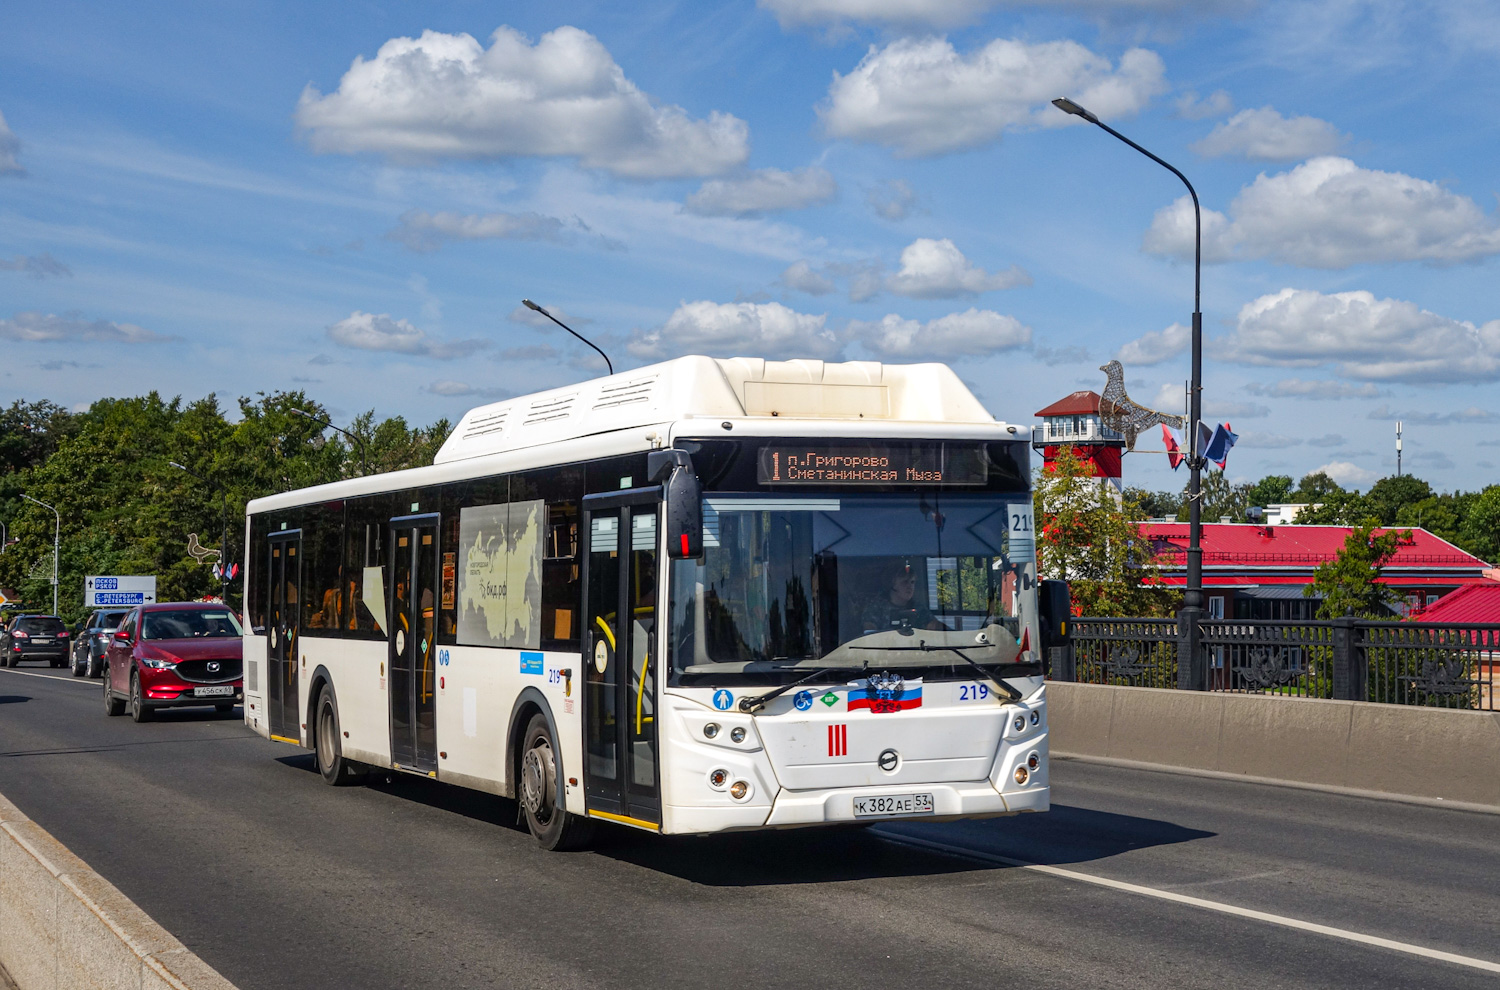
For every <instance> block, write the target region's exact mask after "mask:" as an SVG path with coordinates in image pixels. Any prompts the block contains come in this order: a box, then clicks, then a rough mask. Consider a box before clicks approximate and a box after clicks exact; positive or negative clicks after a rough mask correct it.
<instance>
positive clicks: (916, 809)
mask: <svg viewBox="0 0 1500 990" xmlns="http://www.w3.org/2000/svg"><path fill="white" fill-rule="evenodd" d="M930 814H932V795H931V794H886V795H878V796H876V797H857V798H855V799H854V817H855V818H889V817H891V816H893V815H930Z"/></svg>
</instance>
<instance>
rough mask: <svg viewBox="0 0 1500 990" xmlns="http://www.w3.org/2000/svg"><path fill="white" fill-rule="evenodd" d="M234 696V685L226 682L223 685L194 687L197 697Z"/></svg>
mask: <svg viewBox="0 0 1500 990" xmlns="http://www.w3.org/2000/svg"><path fill="white" fill-rule="evenodd" d="M233 696H234V685H232V684H225V685H224V686H223V687H200V688H193V697H195V698H227V697H233Z"/></svg>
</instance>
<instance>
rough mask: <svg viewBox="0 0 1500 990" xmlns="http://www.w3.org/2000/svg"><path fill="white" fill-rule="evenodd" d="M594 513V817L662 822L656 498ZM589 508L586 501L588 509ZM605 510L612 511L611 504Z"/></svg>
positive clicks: (588, 772)
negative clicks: (609, 816)
mask: <svg viewBox="0 0 1500 990" xmlns="http://www.w3.org/2000/svg"><path fill="white" fill-rule="evenodd" d="M606 499H607V502H606V505H604V506H599V507H590V509H589V512H588V517H587V519H586V521H585V525H586V527H587V530H586V532H587V533H588V562H587V567H588V577H587V596H588V601H587V605H586V609H585V612H584V614H585V616H586V618H587V622H588V625H587V635H586V637H585V639H584V648H585V653H584V664H585V673H584V722H585V726H586V735H587V739H586V743H587V746H586V749H587V766H586V768H585V773H584V776H585V784H586V788H587V793H588V804H589V809H590V810H593V811H602V812H605V813H606V814H611V815H618V816H623V817H625V818H629V819H632V820H634V821H637V822H642V823H649V824H659V823H660V821H661V792H660V789H659V787H658V784H657V744H656V739H657V733H656V728H657V723H656V680H657V659H658V658H657V656H656V652H657V651H656V642H657V633H656V630H657V612H656V586H657V570H658V568H657V560H656V556H657V554H656V550H657V517H658V513H659V506H660V502H659V501H658V499H657V498H656V497H654V495H646V496H641V495H636V496H634V498H633V500H630V501H625V500H624V499H623V498H622V496H608V497H605V498H601V499H599V501H606ZM589 501H592V499H587V500H585V502H586V503H587V502H589ZM608 502H613V503H615V504H614V505H608V504H607V503H608Z"/></svg>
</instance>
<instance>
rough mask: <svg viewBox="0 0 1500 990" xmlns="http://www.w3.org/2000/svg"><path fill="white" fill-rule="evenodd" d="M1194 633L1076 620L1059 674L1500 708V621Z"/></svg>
mask: <svg viewBox="0 0 1500 990" xmlns="http://www.w3.org/2000/svg"><path fill="white" fill-rule="evenodd" d="M1188 632H1189V630H1186V629H1184V628H1182V627H1181V626H1180V625H1179V623H1178V620H1176V619H1145V618H1122V619H1112V618H1079V619H1075V620H1074V621H1073V637H1072V645H1071V646H1070V647H1069V648H1067V649H1064V650H1060V651H1058V655H1057V656H1056V658H1055V662H1054V663H1053V669H1052V677H1053V678H1054V679H1056V680H1076V681H1080V682H1084V683H1089V684H1115V685H1126V686H1131V687H1158V688H1175V687H1184V686H1198V687H1201V688H1203V689H1206V690H1209V691H1227V692H1237V693H1254V694H1280V695H1287V696H1290V697H1299V698H1337V699H1343V700H1349V701H1375V702H1383V703H1386V704H1397V705H1423V706H1427V707H1435V708H1466V709H1473V710H1481V711H1500V624H1488V625H1459V624H1453V623H1435V622H1382V621H1375V620H1364V619H1353V618H1345V619H1331V620H1319V621H1300V622H1294V621H1278V620H1266V619H1258V620H1257V619H1233V620H1231V619H1205V620H1202V621H1200V622H1199V623H1198V628H1197V630H1196V631H1195V632H1196V635H1194V636H1189V635H1188ZM1195 645H1196V651H1195V650H1194V648H1193V647H1194V646H1195ZM1184 664H1190V665H1192V666H1191V668H1190V669H1185V667H1184Z"/></svg>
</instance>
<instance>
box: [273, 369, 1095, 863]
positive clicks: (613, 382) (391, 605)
mask: <svg viewBox="0 0 1500 990" xmlns="http://www.w3.org/2000/svg"><path fill="white" fill-rule="evenodd" d="M1029 439H1030V434H1029V431H1028V430H1022V431H1021V433H1020V435H1018V434H1017V428H1016V427H1014V426H1006V425H1004V424H1001V423H997V422H996V421H995V420H994V418H993V417H991V416H990V415H989V414H988V413H987V412H986V411H985V410H984V408H983V407H982V406H981V405H980V404H979V402H978V401H977V400H976V399H975V398H974V397H973V395H972V394H971V393H970V392H969V390H968V389H967V388H966V387H965V386H964V385H963V383H962V382H961V381H960V380H959V378H958V377H957V376H956V375H955V374H954V373H953V372H952V371H951V370H950V369H949V368H947V367H946V366H943V365H939V364H920V365H905V366H893V365H888V364H887V365H882V364H879V363H874V362H851V363H842V364H839V363H825V362H822V361H784V362H774V361H765V360H760V359H753V358H734V359H727V360H716V359H711V358H706V357H683V358H679V359H676V360H671V361H667V362H664V363H661V364H657V365H652V366H649V367H645V368H641V369H639V370H636V371H631V372H626V373H622V374H616V375H612V376H610V377H606V378H600V379H597V380H594V381H588V382H584V383H582V384H578V385H572V386H568V387H565V388H558V389H553V390H551V391H546V392H539V393H536V394H534V395H529V396H523V397H521V398H517V399H511V400H508V401H504V402H496V403H493V404H490V405H486V406H481V407H479V408H477V409H474V410H471V411H470V412H469V413H467V414H466V415H465V416H464V417H463V419H462V420H461V421H460V422H459V424H458V426H457V427H456V428H455V429H454V431H453V433H452V435H451V436H450V437H448V439H447V441H446V442H445V443H444V445H443V447H442V449H441V450H440V451H439V453H438V455H437V457H436V458H435V459H434V463H433V464H432V466H430V467H422V468H414V469H411V470H406V471H398V472H394V473H390V474H383V475H376V476H371V477H364V478H357V479H352V480H348V481H341V482H338V483H335V484H329V485H322V486H319V487H316V488H309V489H305V490H302V491H293V492H286V493H283V494H279V495H273V496H269V497H266V498H261V499H256V500H254V501H252V502H251V503H250V504H249V506H248V508H247V543H246V546H247V547H248V548H249V549H248V551H247V553H246V568H245V581H246V616H245V618H246V621H245V641H244V657H245V663H246V677H245V699H246V703H245V721H246V722H247V723H248V724H249V725H250V726H251V727H252V728H254V729H255V730H256V731H257V732H259V733H260V734H261V735H263V736H266V737H269V738H271V739H275V740H280V741H282V742H286V743H292V744H294V745H298V746H302V747H306V748H308V749H311V750H312V751H313V753H314V754H315V759H316V763H317V767H318V769H319V771H320V772H321V773H322V775H323V777H324V778H325V779H326V780H327V781H328V782H329V783H331V784H351V783H356V782H358V781H360V780H362V779H364V778H365V776H366V775H368V774H369V773H370V772H371V770H372V769H379V770H380V771H381V772H383V773H390V772H392V771H399V772H402V773H413V774H420V775H423V776H426V777H432V778H435V779H437V780H440V781H446V782H449V783H452V784H456V785H460V786H464V787H472V788H477V789H480V790H484V791H490V792H493V793H496V794H499V795H503V796H507V797H513V798H515V799H516V801H517V803H518V805H519V809H520V812H519V813H520V814H521V815H522V816H523V817H524V819H525V822H526V824H527V826H528V827H529V828H530V830H531V832H532V833H533V834H534V835H535V837H536V839H537V840H538V841H539V842H540V843H541V844H542V845H543V846H544V847H546V848H549V849H557V848H565V847H576V846H578V845H581V844H582V843H584V842H585V841H586V839H587V836H588V834H589V831H590V829H591V827H592V826H593V825H594V824H595V823H596V822H597V821H598V820H601V819H602V820H605V821H608V822H615V823H621V824H623V825H627V826H634V827H637V828H642V829H649V830H652V831H658V832H663V833H712V832H720V831H727V830H734V829H756V828H767V827H787V826H811V825H822V824H828V823H867V822H872V821H880V820H889V819H893V818H924V819H928V820H938V819H950V818H973V817H984V816H993V815H1005V814H1014V813H1017V812H1028V811H1045V810H1047V807H1048V780H1047V710H1046V699H1045V691H1044V676H1045V666H1044V665H1045V658H1046V652H1047V650H1048V648H1049V647H1051V646H1055V645H1058V644H1059V643H1060V642H1061V641H1062V637H1064V636H1066V634H1067V631H1068V630H1067V621H1066V615H1067V597H1066V595H1067V589H1066V587H1065V586H1060V585H1058V584H1057V583H1055V582H1041V584H1040V585H1039V583H1038V581H1037V573H1036V554H1035V543H1034V534H1033V530H1032V507H1031V492H1030V488H1031V485H1030V475H1029V458H1030V447H1029Z"/></svg>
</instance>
